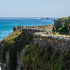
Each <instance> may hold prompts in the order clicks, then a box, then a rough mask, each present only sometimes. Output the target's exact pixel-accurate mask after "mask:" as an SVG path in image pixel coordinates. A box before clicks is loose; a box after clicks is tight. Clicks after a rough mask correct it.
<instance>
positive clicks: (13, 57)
mask: <svg viewBox="0 0 70 70" xmlns="http://www.w3.org/2000/svg"><path fill="white" fill-rule="evenodd" d="M51 26H53V25H48V26H34V27H33V26H32V27H31V26H30V27H25V26H20V27H14V28H13V31H14V32H13V33H12V34H10V35H9V36H8V37H6V38H5V39H3V40H2V41H1V42H0V46H1V49H2V50H1V53H2V65H3V68H4V69H3V70H5V69H6V70H20V69H22V67H24V68H25V69H26V70H27V67H26V63H24V62H23V60H24V58H23V59H22V55H23V54H24V53H23V54H22V51H23V49H24V48H25V47H28V46H30V45H35V44H38V47H39V48H40V47H43V48H45V47H47V46H50V47H51V49H53V50H55V49H58V48H59V51H64V50H65V51H70V37H62V36H53V34H52V32H51V29H52V27H51ZM46 27H48V28H49V29H48V28H46ZM50 28H51V29H50ZM39 48H38V49H39ZM24 50H26V49H24ZM31 51H32V50H31ZM28 52H29V50H28V51H27V52H26V53H28ZM45 52H46V51H45ZM33 53H34V52H33ZM37 53H38V51H37ZM35 54H36V53H35ZM24 55H25V54H24ZM38 55H39V54H38ZM43 55H44V54H43ZM30 56H32V55H30ZM28 57H29V56H28ZM28 60H29V59H28ZM29 61H30V60H29ZM24 65H25V66H24ZM28 67H29V65H28ZM29 68H30V67H29ZM33 70H35V69H33ZM36 70H41V69H36ZM48 70H49V69H48ZM50 70H52V69H50ZM53 70H54V69H53Z"/></svg>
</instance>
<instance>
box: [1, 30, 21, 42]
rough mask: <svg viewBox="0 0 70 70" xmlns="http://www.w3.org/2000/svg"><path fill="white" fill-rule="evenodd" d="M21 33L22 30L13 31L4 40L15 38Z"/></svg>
mask: <svg viewBox="0 0 70 70" xmlns="http://www.w3.org/2000/svg"><path fill="white" fill-rule="evenodd" d="M20 34H21V32H20V31H15V32H13V33H12V34H10V35H9V36H8V37H6V38H4V39H3V40H4V41H9V40H13V39H15V38H17V37H18V36H19V35H20ZM3 40H2V41H3Z"/></svg>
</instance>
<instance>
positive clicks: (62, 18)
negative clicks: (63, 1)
mask: <svg viewBox="0 0 70 70" xmlns="http://www.w3.org/2000/svg"><path fill="white" fill-rule="evenodd" d="M58 19H59V20H61V19H69V17H62V18H58Z"/></svg>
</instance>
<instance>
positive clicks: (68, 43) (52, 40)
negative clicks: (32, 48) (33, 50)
mask: <svg viewBox="0 0 70 70" xmlns="http://www.w3.org/2000/svg"><path fill="white" fill-rule="evenodd" d="M34 43H38V44H39V46H42V47H45V46H47V45H48V46H51V47H53V48H55V49H57V48H59V49H60V50H70V38H68V39H67V38H64V37H60V36H59V37H58V36H57V37H56V36H48V35H46V36H40V35H39V36H38V35H37V36H36V35H34Z"/></svg>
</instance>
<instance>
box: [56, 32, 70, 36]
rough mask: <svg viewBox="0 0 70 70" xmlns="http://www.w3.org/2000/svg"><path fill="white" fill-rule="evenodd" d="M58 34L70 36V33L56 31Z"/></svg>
mask: <svg viewBox="0 0 70 70" xmlns="http://www.w3.org/2000/svg"><path fill="white" fill-rule="evenodd" d="M56 35H57V36H64V37H66V36H70V35H69V33H63V32H56Z"/></svg>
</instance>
